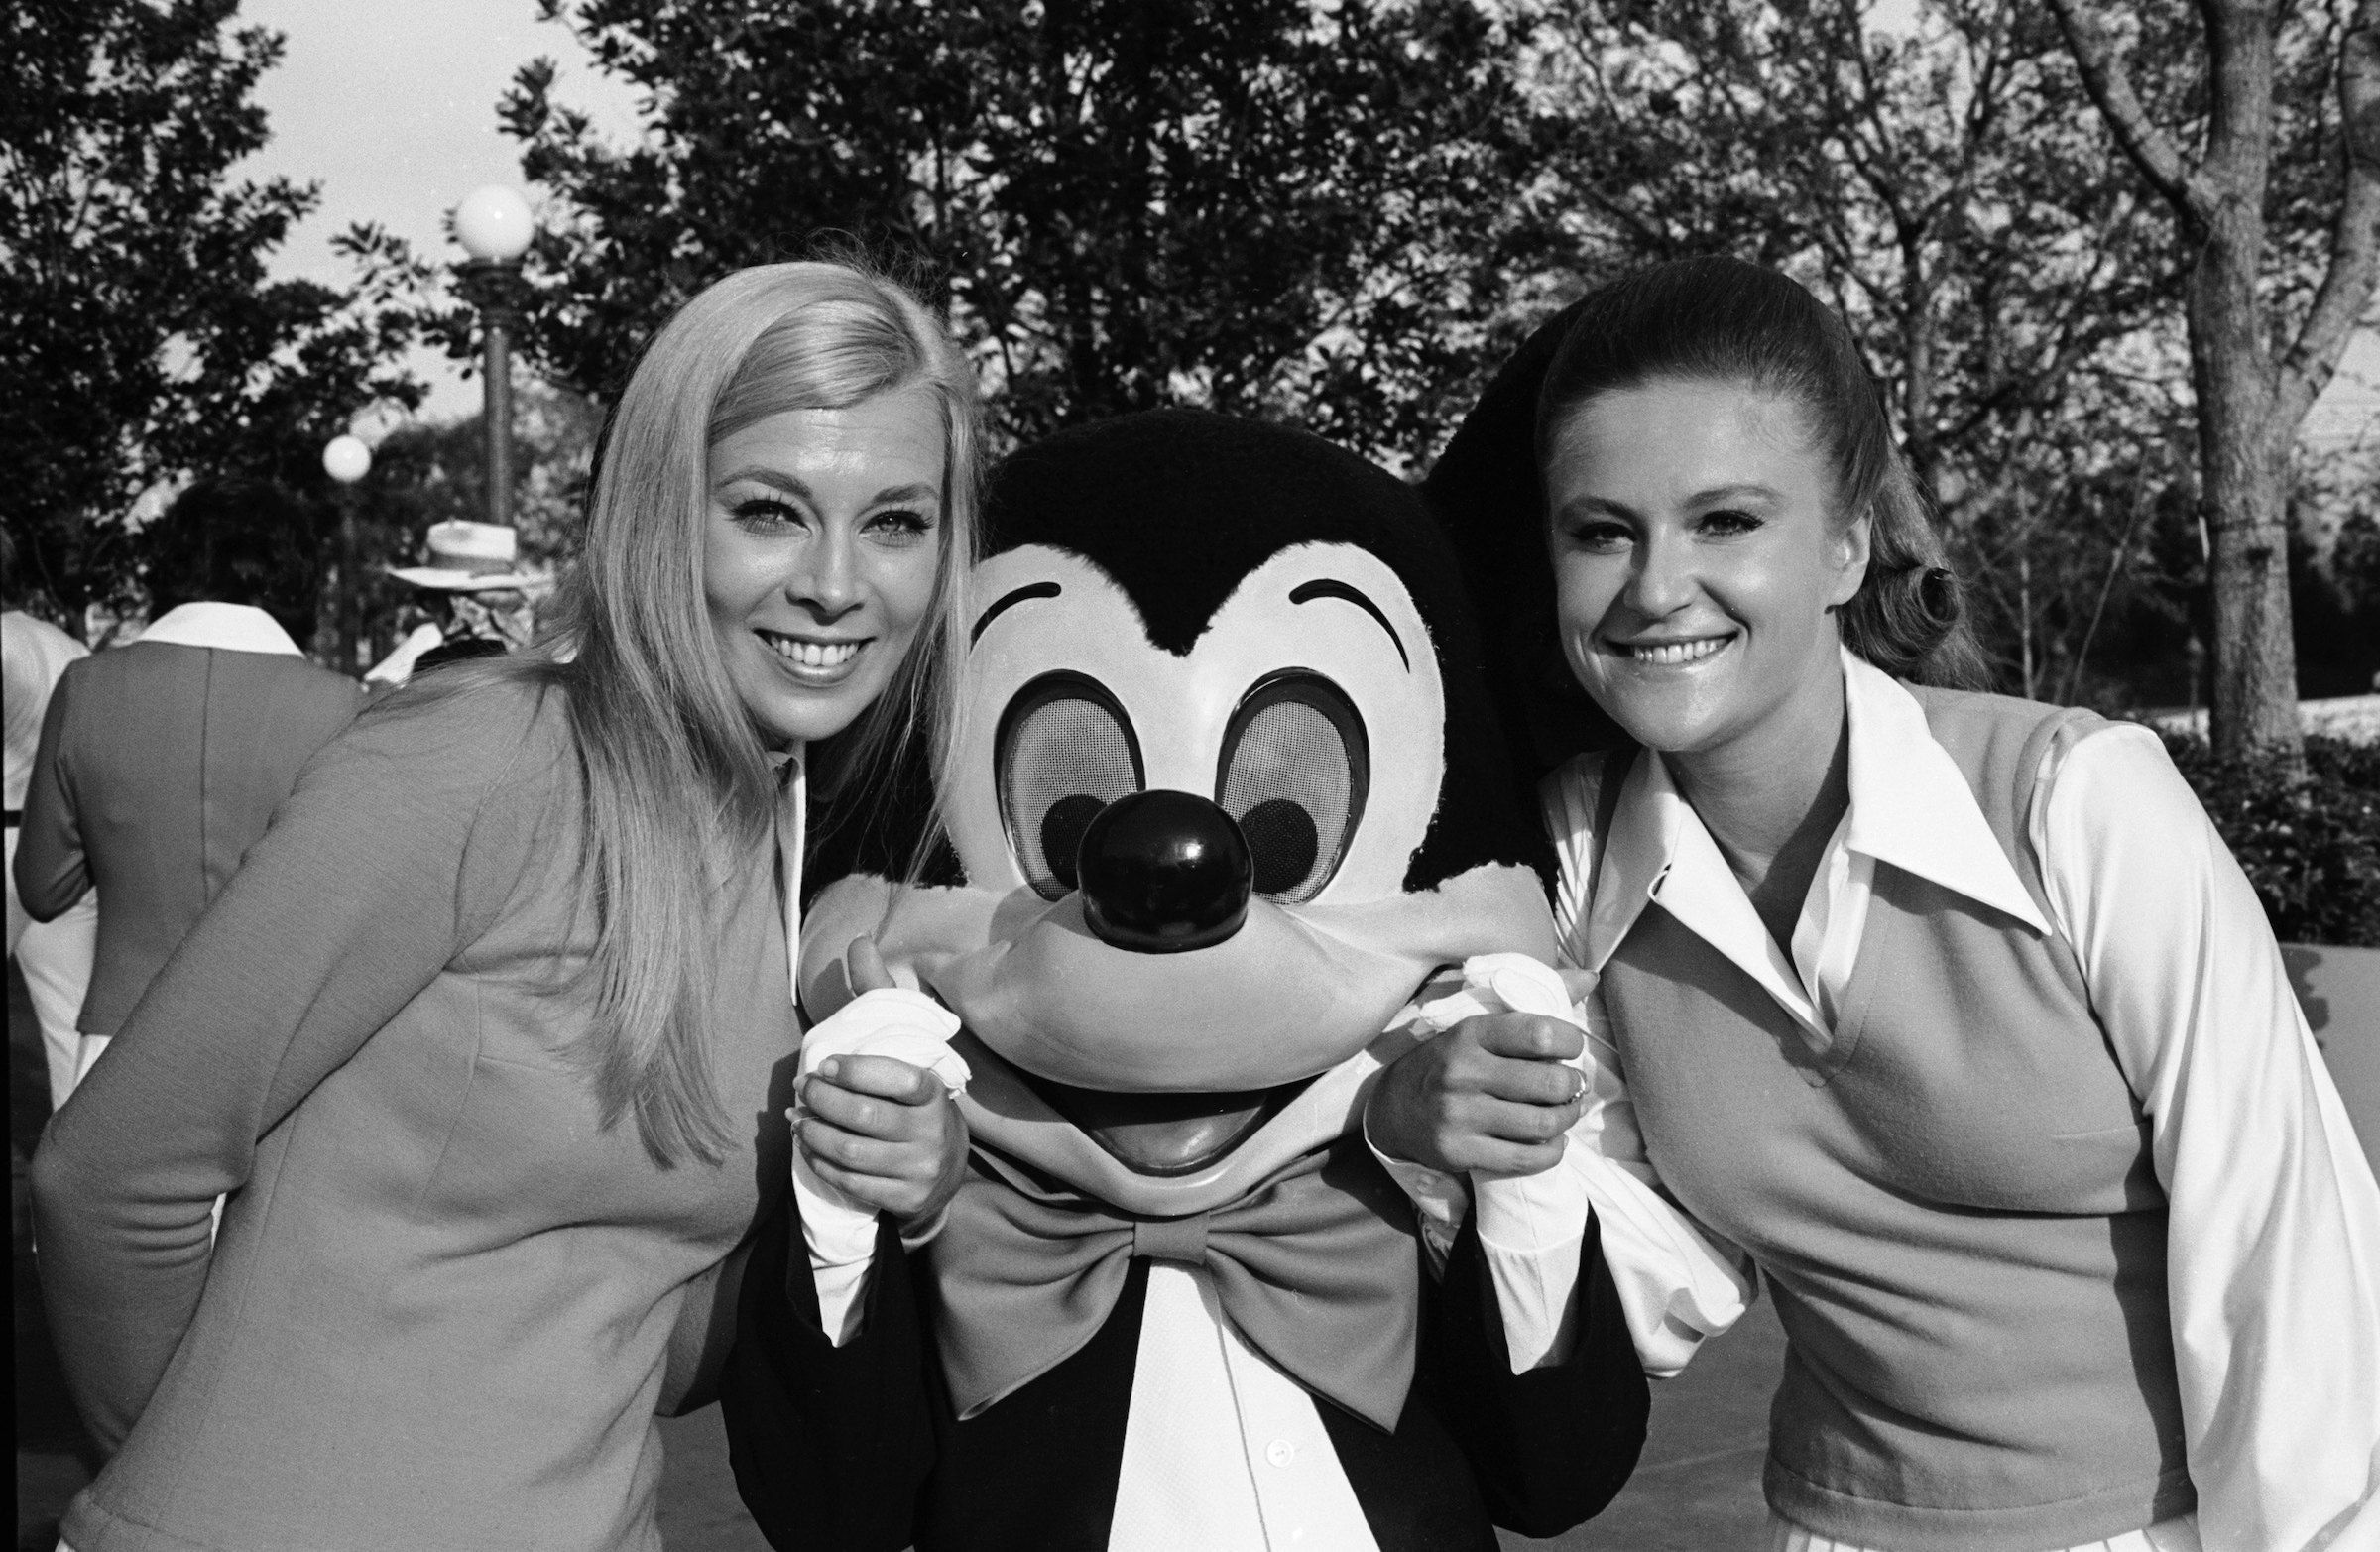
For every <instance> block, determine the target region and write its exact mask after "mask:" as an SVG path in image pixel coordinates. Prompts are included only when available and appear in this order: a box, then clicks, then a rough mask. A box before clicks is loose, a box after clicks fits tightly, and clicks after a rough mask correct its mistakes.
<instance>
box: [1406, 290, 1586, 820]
mask: <svg viewBox="0 0 2380 1552" xmlns="http://www.w3.org/2000/svg"><path fill="white" fill-rule="evenodd" d="M1583 305H1584V301H1583V300H1582V301H1578V302H1573V303H1572V304H1571V305H1569V306H1567V307H1565V308H1563V309H1562V310H1561V311H1560V312H1558V313H1556V314H1554V315H1553V316H1552V317H1551V318H1548V319H1547V320H1546V321H1545V322H1544V323H1543V324H1541V325H1539V327H1538V329H1537V331H1536V332H1535V333H1533V334H1531V335H1530V336H1529V337H1528V339H1527V340H1526V341H1525V342H1523V343H1522V345H1521V347H1520V349H1519V350H1517V351H1515V352H1514V353H1513V355H1512V358H1511V359H1510V360H1509V361H1506V362H1505V363H1504V365H1503V367H1502V369H1501V370H1500V371H1498V372H1497V373H1496V375H1495V378H1494V380H1493V381H1492V382H1490V383H1489V384H1488V385H1487V392H1485V393H1483V394H1482V395H1481V396H1480V402H1479V403H1478V404H1477V405H1475V406H1474V407H1473V408H1472V411H1471V413H1470V414H1469V415H1467V416H1465V417H1464V418H1463V424H1462V426H1461V427H1460V428H1459V429H1457V430H1456V432H1455V435H1454V439H1453V440H1452V441H1450V442H1448V443H1447V445H1446V451H1445V452H1444V453H1442V454H1440V455H1439V458H1438V461H1437V462H1436V463H1435V464H1433V465H1432V466H1431V468H1430V472H1429V475H1428V477H1427V478H1425V479H1424V480H1423V481H1422V495H1423V496H1424V497H1425V498H1426V499H1427V501H1428V503H1429V507H1430V514H1431V516H1432V517H1433V518H1435V519H1436V520H1437V523H1438V527H1439V529H1440V530H1441V531H1442V532H1443V533H1444V534H1445V536H1446V539H1447V543H1448V544H1449V545H1450V546H1451V547H1452V548H1453V549H1454V551H1455V558H1456V562H1457V564H1458V566H1459V568H1460V570H1461V573H1462V577H1463V585H1464V588H1465V590H1466V591H1467V592H1468V593H1469V594H1470V596H1471V604H1472V612H1473V614H1474V616H1475V617H1476V618H1477V619H1479V620H1480V621H1481V622H1482V636H1483V640H1482V642H1481V649H1482V657H1484V659H1485V661H1486V667H1487V683H1488V693H1489V695H1490V696H1491V697H1493V699H1494V701H1495V708H1496V712H1497V715H1498V717H1499V718H1500V720H1501V721H1502V723H1503V726H1504V730H1505V735H1506V738H1507V739H1508V741H1509V743H1510V746H1511V755H1512V770H1513V775H1514V776H1516V777H1517V778H1518V779H1519V780H1520V781H1521V782H1522V783H1523V785H1524V786H1525V787H1526V788H1528V789H1529V790H1530V791H1532V792H1533V791H1534V788H1535V785H1536V782H1537V781H1538V780H1539V778H1541V777H1542V776H1545V775H1546V774H1547V773H1548V772H1550V771H1552V770H1553V769H1554V768H1555V767H1557V766H1560V765H1561V764H1562V763H1563V762H1565V761H1567V760H1569V759H1571V758H1572V757H1573V756H1576V755H1579V754H1583V753H1585V752H1587V751H1589V750H1597V749H1611V748H1616V747H1618V746H1621V745H1624V744H1626V743H1627V742H1628V737H1627V735H1626V734H1625V733H1623V732H1621V731H1620V729H1619V727H1618V725H1617V724H1616V723H1614V722H1612V721H1611V719H1610V718H1608V717H1606V716H1605V715H1604V713H1603V712H1602V711H1601V710H1600V709H1599V708H1598V707H1597V706H1596V704H1595V702H1594V701H1592V700H1590V699H1588V698H1587V692H1586V691H1584V690H1582V689H1580V688H1579V685H1578V681H1577V680H1576V679H1574V678H1573V677H1572V676H1571V672H1570V665H1569V663H1568V662H1567V661H1565V660H1564V658H1563V656H1562V643H1561V638H1560V636H1559V635H1558V634H1557V631H1556V628H1555V616H1554V570H1553V563H1552V561H1551V560H1549V559H1548V558H1547V554H1546V543H1545V483H1544V481H1543V479H1542V478H1541V477H1540V476H1539V474H1538V468H1537V402H1538V396H1539V391H1540V390H1541V389H1542V388H1543V386H1544V383H1545V374H1546V370H1547V368H1549V367H1550V366H1552V365H1553V360H1554V356H1555V353H1556V352H1557V351H1559V350H1560V349H1561V347H1562V342H1563V340H1564V339H1565V338H1567V337H1568V335H1569V332H1570V327H1571V324H1572V322H1573V321H1574V320H1575V319H1576V318H1577V316H1578V314H1579V310H1580V308H1581V307H1582V306H1583ZM1532 811H1533V810H1532Z"/></svg>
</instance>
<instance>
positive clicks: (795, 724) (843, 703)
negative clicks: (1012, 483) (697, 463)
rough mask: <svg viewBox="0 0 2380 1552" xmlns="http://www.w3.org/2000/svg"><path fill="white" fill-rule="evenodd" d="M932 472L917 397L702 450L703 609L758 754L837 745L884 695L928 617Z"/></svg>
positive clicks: (932, 401) (898, 392)
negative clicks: (760, 749)
mask: <svg viewBox="0 0 2380 1552" xmlns="http://www.w3.org/2000/svg"><path fill="white" fill-rule="evenodd" d="M943 462H944V440H943V429H942V410H941V405H940V403H939V401H938V400H936V398H935V397H934V394H933V391H932V390H931V389H929V388H927V387H925V386H923V385H912V386H910V387H907V388H901V389H895V390H893V391H892V392H890V393H884V394H879V395H878V396H877V397H875V398H874V399H870V400H866V401H864V402H862V403H860V404H857V405H853V406H851V407H850V408H848V409H843V410H787V411H784V412H781V413H780V414H777V415H773V416H770V417H769V418H766V419H762V420H758V421H755V422H754V423H753V424H751V425H748V426H746V427H744V428H743V429H742V430H739V431H737V432H735V433H734V434H733V435H730V436H726V437H722V438H721V439H720V440H718V441H716V442H714V443H712V444H711V449H710V487H711V490H710V511H709V513H708V515H707V517H706V519H705V523H704V528H703V551H702V589H703V596H704V600H705V602H706V604H707V605H708V607H709V610H710V616H711V628H712V630H713V631H714V632H715V633H716V634H717V636H718V639H719V654H720V657H721V659H722V660H723V661H724V662H725V664H726V666H727V674H728V678H729V680H730V682H732V683H733V684H734V685H735V688H736V695H737V698H738V699H740V700H741V701H742V702H743V703H744V709H745V710H746V711H747V712H748V713H750V714H751V717H752V720H753V725H754V726H755V727H756V728H757V729H759V731H760V734H761V738H762V740H763V742H765V743H767V744H769V745H770V746H771V747H773V748H780V749H781V748H784V747H785V746H787V745H789V744H794V743H800V742H806V741H808V740H811V739H819V738H825V737H827V736H829V735H831V734H834V733H839V732H841V731H842V730H843V729H844V728H846V727H848V726H850V725H851V722H852V720H853V719H854V718H856V717H858V716H859V714H860V713H861V712H862V711H863V710H865V709H866V708H867V707H868V705H869V703H870V702H872V701H874V700H875V699H876V698H877V696H879V695H881V694H883V693H884V690H885V686H886V685H887V684H889V683H891V682H892V674H893V671H894V670H895V669H897V668H898V667H899V666H900V664H901V661H902V659H903V658H905V657H907V656H908V655H909V651H910V649H911V648H912V647H913V646H914V645H915V643H916V640H917V633H918V631H919V629H920V627H922V626H923V625H924V623H925V619H926V615H927V613H928V611H929V610H930V609H931V608H932V606H933V596H934V577H935V573H936V570H937V569H938V567H939V566H940V563H941V552H942V532H941V528H942V516H941V514H942V495H943V479H944V468H943Z"/></svg>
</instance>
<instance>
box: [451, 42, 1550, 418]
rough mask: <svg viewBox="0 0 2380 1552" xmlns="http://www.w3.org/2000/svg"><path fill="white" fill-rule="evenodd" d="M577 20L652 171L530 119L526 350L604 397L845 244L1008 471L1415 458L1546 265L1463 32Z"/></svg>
mask: <svg viewBox="0 0 2380 1552" xmlns="http://www.w3.org/2000/svg"><path fill="white" fill-rule="evenodd" d="M544 4H545V11H546V14H547V15H548V16H549V17H561V18H564V19H566V20H567V21H568V23H569V24H570V26H571V27H572V29H573V30H574V31H575V32H576V33H577V35H578V36H579V38H580V39H581V40H582V41H583V42H584V43H585V45H586V46H587V48H588V50H589V52H590V53H591V54H592V55H593V56H594V58H595V60H596V61H597V63H598V64H599V65H600V66H601V67H602V68H604V69H606V70H608V71H610V72H612V73H614V74H617V75H620V76H622V77H624V78H625V79H627V80H629V81H631V82H633V83H634V84H635V85H637V86H638V87H639V88H641V89H642V90H643V91H644V92H645V93H646V100H647V102H648V104H649V106H648V111H647V126H646V134H645V137H644V139H643V142H642V143H641V144H639V145H637V146H634V147H631V148H628V149H625V150H622V149H614V148H612V147H609V146H606V145H604V144H603V143H602V142H601V141H600V140H599V139H598V138H597V137H596V136H595V134H594V132H593V131H592V129H591V127H590V126H589V124H588V122H587V120H586V119H585V117H584V116H583V115H579V114H574V113H572V112H570V111H568V110H567V109H564V108H562V107H559V106H557V105H556V104H555V102H554V101H553V100H552V97H551V95H550V87H551V84H552V79H553V71H552V67H551V66H550V65H549V64H540V65H536V66H533V67H531V68H529V69H527V70H524V71H523V72H522V74H521V76H520V78H519V80H518V83H517V86H516V89H515V90H514V92H513V93H512V94H511V96H510V97H509V98H508V99H507V101H506V103H505V105H504V110H503V113H504V120H505V124H506V126H507V129H508V132H509V133H511V134H513V135H514V136H516V137H518V138H519V139H520V140H521V141H522V143H523V146H524V159H523V165H524V168H525V170H526V171H527V173H528V174H529V176H530V177H531V178H532V179H535V180H536V181H538V182H539V183H541V184H543V185H544V187H545V188H546V189H547V190H549V191H550V192H551V194H552V196H553V198H554V200H555V201H556V203H557V204H558V206H559V217H558V222H557V223H556V224H557V225H558V230H556V231H554V232H553V233H552V234H551V235H550V236H548V237H547V238H546V239H545V240H544V241H543V242H542V243H541V244H540V245H539V246H538V248H537V249H536V250H535V252H534V254H533V256H532V260H531V274H532V277H533V279H534V280H535V282H536V284H537V285H538V286H539V288H540V289H541V290H542V293H543V298H544V299H543V307H542V310H541V311H540V312H539V313H538V314H537V315H536V316H535V317H534V318H533V320H532V321H531V323H530V325H529V328H528V330H527V339H526V346H527V350H528V352H529V354H530V355H531V357H532V358H533V359H534V360H535V362H537V364H538V365H540V366H541V367H542V368H543V369H544V370H545V371H546V372H547V373H549V374H550V375H552V376H554V377H555V378H557V379H558V380H559V381H561V382H563V383H566V384H569V385H571V386H573V387H576V388H579V389H581V390H584V391H587V392H590V393H595V394H598V395H605V394H608V393H610V392H612V391H614V390H616V387H617V385H618V384H619V382H620V381H621V379H622V378H623V376H624V374H625V372H626V370H627V368H628V366H629V364H630V363H631V362H632V361H633V359H634V357H635V353H636V351H637V349H638V348H639V346H640V345H641V343H642V341H643V339H644V338H645V337H646V336H647V335H648V334H649V333H650V332H651V330H652V329H653V328H654V326H655V325H656V324H657V323H658V322H659V321H660V319H661V318H663V317H664V316H666V315H667V313H668V311H669V310H670V308H671V307H673V306H674V305H676V304H677V303H678V302H680V301H682V300H683V299H684V298H686V297H688V296H689V295H691V294H692V293H693V292H694V291H695V290H697V289H699V287H700V286H702V285H703V284H704V283H705V282H707V281H709V280H711V279H713V278H715V277H717V276H718V275H719V274H721V273H723V272H725V271H726V270H728V269H731V268H734V267H736V266H739V265H744V264H751V263H757V262H763V261H767V260H772V259H779V258H787V257H795V256H798V255H800V254H802V253H803V252H805V251H807V250H808V249H809V247H810V245H811V243H812V242H813V241H814V240H815V239H816V238H817V237H819V236H820V235H821V234H832V233H842V234H846V235H847V236H848V237H849V238H851V239H853V240H855V241H856V242H857V243H858V244H860V245H861V246H864V247H868V248H873V249H875V250H877V251H879V252H886V253H891V254H893V255H895V256H898V257H900V258H903V259H905V260H907V261H908V263H909V264H910V265H912V266H913V267H914V268H915V269H916V270H917V271H918V272H919V273H921V274H922V275H923V276H924V277H925V278H926V279H927V280H928V281H929V282H931V284H932V285H933V287H934V289H936V290H937V291H938V292H939V293H940V294H941V297H942V298H944V299H946V300H947V302H948V305H949V308H950V312H951V316H952V319H953V323H954V326H955V327H956V328H957V329H958V331H959V333H960V334H961V337H962V338H963V339H964V340H965V341H966V343H967V344H968V346H969V348H970V349H971V350H972V351H973V353H974V355H975V357H976V359H977V361H978V362H979V364H980V366H981V368H982V370H983V372H984V376H985V379H986V381H987V384H988V385H989V389H990V393H991V395H992V402H993V406H994V411H995V416H996V419H997V423H998V427H999V429H1000V430H1001V431H1002V432H1003V433H1004V434H1005V435H1008V436H1011V437H1013V436H1026V435H1032V434H1036V433H1038V432H1040V431H1043V430H1046V429H1048V428H1049V427H1051V426H1054V425H1058V424H1063V423H1066V422H1069V421H1072V420H1077V419H1081V418H1090V417H1097V416H1104V415H1113V414H1117V413H1120V412H1124V411H1129V410H1133V409H1139V408H1144V407H1147V406H1151V405H1156V404H1163V403H1181V402H1187V403H1193V404H1205V405H1211V406H1213V407H1215V408H1217V409H1222V410H1229V411H1234V412H1239V413H1247V414H1256V415H1265V416H1275V417H1279V416H1293V417H1295V418H1300V419H1302V420H1303V421H1305V422H1306V423H1308V424H1310V425H1312V426H1313V427H1314V428H1315V429H1317V430H1321V431H1323V432H1325V433H1326V434H1331V435H1334V436H1337V437H1339V438H1340V439H1342V440H1344V441H1346V442H1348V443H1350V444H1351V445H1354V446H1357V447H1361V448H1364V449H1366V450H1368V451H1372V452H1377V453H1383V454H1387V455H1389V456H1392V457H1411V456H1414V455H1417V454H1418V453H1419V452H1421V451H1422V450H1424V449H1425V448H1426V447H1427V446H1428V445H1430V444H1432V443H1433V442H1434V441H1435V440H1437V439H1438V438H1439V437H1441V436H1443V435H1444V434H1445V432H1446V430H1447V428H1448V427H1449V426H1450V425H1451V423H1452V421H1453V419H1454V418H1455V416H1456V415H1457V414H1459V411H1460V408H1461V396H1462V395H1464V394H1465V393H1466V392H1467V391H1468V390H1469V388H1470V387H1471V385H1472V383H1473V382H1474V380H1475V379H1476V377H1477V375H1478V372H1479V369H1480V368H1481V366H1482V365H1483V364H1484V362H1485V358H1486V356H1487V353H1488V351H1489V350H1490V349H1491V342H1490V340H1489V339H1488V337H1487V332H1486V327H1485V323H1484V321H1483V320H1486V319H1489V318H1492V317H1493V316H1494V315H1495V314H1496V312H1497V310H1498V308H1499V306H1500V305H1501V303H1502V292H1501V287H1502V284H1503V277H1504V275H1505V273H1506V269H1505V265H1504V262H1503V261H1504V260H1505V259H1506V258H1507V257H1508V255H1509V253H1510V252H1512V251H1513V250H1514V249H1515V247H1516V246H1517V245H1521V244H1524V243H1525V241H1526V234H1525V233H1520V232H1517V231H1508V230H1506V229H1505V227H1504V226H1503V225H1502V224H1501V223H1500V217H1499V214H1498V212H1499V211H1501V210H1503V209H1504V208H1505V207H1506V206H1507V205H1508V204H1509V202H1510V201H1509V199H1508V194H1509V190H1510V189H1511V188H1512V187H1513V186H1515V185H1516V184H1517V183H1518V182H1519V181H1520V179H1521V178H1522V176H1523V174H1524V172H1525V167H1524V165H1523V164H1522V162H1521V161H1520V157H1521V155H1522V153H1523V151H1524V150H1525V147H1524V146H1523V145H1522V144H1521V143H1519V142H1518V141H1515V140H1513V139H1511V138H1509V137H1508V136H1506V135H1505V134H1504V133H1503V129H1504V127H1505V126H1507V125H1509V124H1515V123H1518V122H1519V121H1520V120H1521V118H1522V117H1523V114H1522V109H1521V103H1520V99H1519V96H1518V92H1517V87H1516V84H1515V81H1514V79H1513V74H1512V71H1513V67H1514V62H1515V57H1514V52H1513V50H1512V49H1511V47H1510V44H1509V40H1508V38H1507V36H1506V35H1505V33H1504V32H1503V31H1502V30H1501V29H1500V28H1499V25H1498V24H1497V23H1496V22H1495V21H1494V20H1493V19H1492V18H1490V17H1489V16H1488V15H1487V13H1486V12H1485V11H1483V10H1482V9H1481V8H1479V7H1476V6H1473V5H1471V4H1467V3H1463V0H1410V3H1407V0H1343V3H1341V4H1338V5H1336V6H1330V7H1322V6H1314V5H1309V4H1306V3H1302V0H1299V3H1287V0H1195V3H1193V0H1183V3H1179V4H1168V5H1158V4H1152V3H1148V0H1047V3H1042V0H969V3H964V4H938V3H926V0H865V3H838V0H789V3H785V4H781V5H774V6H768V7H754V6H750V5H744V4H732V3H727V0H582V3H578V4H569V3H566V0H544ZM461 322H462V320H461V319H460V318H459V317H454V316H450V317H449V318H448V319H447V320H446V322H445V328H446V331H447V333H448V335H449V337H450V339H452V340H453V341H455V342H456V343H457V344H459V343H460V341H461V337H462V335H461V329H460V324H461Z"/></svg>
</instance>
